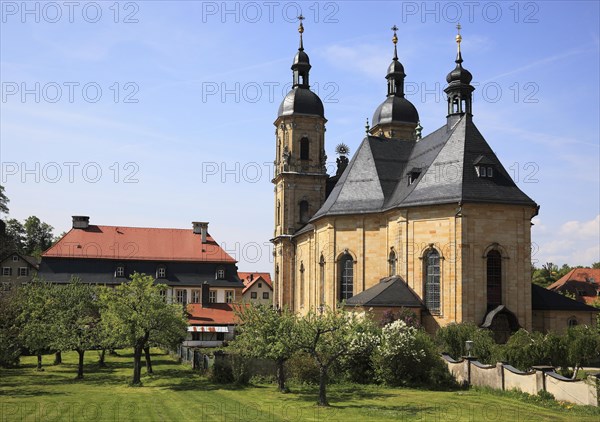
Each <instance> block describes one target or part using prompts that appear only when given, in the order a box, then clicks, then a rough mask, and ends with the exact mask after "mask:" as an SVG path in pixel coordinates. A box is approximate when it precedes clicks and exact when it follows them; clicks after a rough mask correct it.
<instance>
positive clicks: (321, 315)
mask: <svg viewBox="0 0 600 422" xmlns="http://www.w3.org/2000/svg"><path fill="white" fill-rule="evenodd" d="M371 326H372V322H371V320H370V318H368V317H367V316H366V315H364V314H362V315H359V314H357V313H355V312H346V311H344V310H342V309H341V308H338V309H330V308H324V309H322V310H318V311H317V310H315V309H311V310H310V311H309V312H308V314H307V315H306V316H305V317H303V318H301V319H299V320H298V340H299V345H300V348H301V349H302V350H304V351H305V352H307V353H308V354H310V355H311V356H312V357H313V359H314V360H315V362H316V363H317V365H318V367H319V400H318V405H319V406H328V405H329V403H328V402H327V382H328V378H329V370H330V368H331V367H332V365H334V364H335V363H337V362H338V361H339V360H340V359H341V358H342V357H344V356H346V355H348V354H350V353H355V352H356V351H357V350H356V348H354V347H352V345H353V344H357V342H356V341H355V340H356V339H357V337H358V336H359V334H360V333H361V332H365V331H368V330H369V327H371Z"/></svg>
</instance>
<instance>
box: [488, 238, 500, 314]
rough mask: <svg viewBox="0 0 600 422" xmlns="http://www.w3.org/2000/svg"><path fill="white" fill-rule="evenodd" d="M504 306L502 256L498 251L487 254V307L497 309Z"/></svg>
mask: <svg viewBox="0 0 600 422" xmlns="http://www.w3.org/2000/svg"><path fill="white" fill-rule="evenodd" d="M501 304H502V256H501V255H500V252H498V251H497V250H495V249H494V250H491V251H489V252H488V254H487V306H488V309H489V308H495V307H496V306H498V305H501Z"/></svg>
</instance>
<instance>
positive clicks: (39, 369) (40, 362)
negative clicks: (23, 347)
mask: <svg viewBox="0 0 600 422" xmlns="http://www.w3.org/2000/svg"><path fill="white" fill-rule="evenodd" d="M36 370H37V371H43V370H44V369H43V368H42V355H37V368H36Z"/></svg>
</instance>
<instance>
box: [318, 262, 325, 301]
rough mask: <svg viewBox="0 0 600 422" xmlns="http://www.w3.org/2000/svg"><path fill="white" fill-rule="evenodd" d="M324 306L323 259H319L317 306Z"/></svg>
mask: <svg viewBox="0 0 600 422" xmlns="http://www.w3.org/2000/svg"><path fill="white" fill-rule="evenodd" d="M323 305H325V257H324V256H323V255H321V258H320V259H319V306H323Z"/></svg>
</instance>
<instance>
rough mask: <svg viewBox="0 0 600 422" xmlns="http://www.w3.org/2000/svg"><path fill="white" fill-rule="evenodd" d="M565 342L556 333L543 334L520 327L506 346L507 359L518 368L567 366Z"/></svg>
mask: <svg viewBox="0 0 600 422" xmlns="http://www.w3.org/2000/svg"><path fill="white" fill-rule="evenodd" d="M565 345H566V344H565V342H564V341H563V340H562V338H561V336H559V335H557V334H555V333H548V334H543V333H540V332H537V331H534V332H531V333H530V332H528V331H526V330H524V329H520V330H519V331H517V332H516V333H515V334H513V335H512V336H511V337H510V338H509V339H508V342H507V343H506V345H505V347H504V354H505V358H506V360H507V361H508V362H509V363H510V364H511V365H513V366H514V367H516V368H519V369H521V370H527V369H529V368H531V367H532V366H534V365H551V366H554V367H558V366H561V367H563V366H565V365H566V361H565V357H566V355H567V352H566V349H565Z"/></svg>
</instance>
